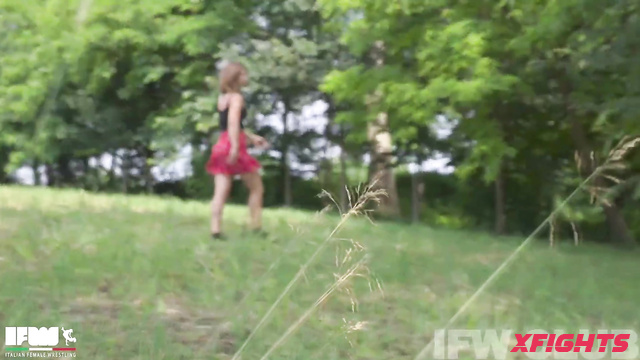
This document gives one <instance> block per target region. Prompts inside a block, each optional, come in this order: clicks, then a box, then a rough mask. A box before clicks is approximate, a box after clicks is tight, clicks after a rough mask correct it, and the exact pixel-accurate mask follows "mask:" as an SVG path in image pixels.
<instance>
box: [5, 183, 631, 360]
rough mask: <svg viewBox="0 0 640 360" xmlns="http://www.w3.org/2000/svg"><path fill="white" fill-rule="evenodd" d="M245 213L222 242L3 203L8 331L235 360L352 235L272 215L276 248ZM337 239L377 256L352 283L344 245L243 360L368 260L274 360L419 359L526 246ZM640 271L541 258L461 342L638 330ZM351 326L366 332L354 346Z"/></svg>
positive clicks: (289, 214) (123, 350) (196, 221)
mask: <svg viewBox="0 0 640 360" xmlns="http://www.w3.org/2000/svg"><path fill="white" fill-rule="evenodd" d="M246 211H247V209H246V208H245V207H241V206H229V207H228V208H227V209H226V210H225V226H226V230H227V232H228V233H229V235H230V236H231V237H232V239H231V240H230V241H228V242H212V241H211V240H210V238H209V235H208V216H209V208H208V204H204V203H199V202H183V201H180V200H174V199H161V198H154V197H142V196H129V197H125V196H120V195H95V194H89V193H83V192H80V191H75V190H56V191H53V190H48V189H43V188H20V187H0V279H1V285H0V324H5V325H4V326H64V327H66V328H73V329H74V335H75V336H76V338H77V339H78V341H77V343H76V344H74V345H75V346H76V347H77V348H78V355H77V356H78V358H83V359H92V360H102V359H128V360H129V359H130V360H135V359H154V360H159V359H171V360H174V359H228V358H231V356H232V355H233V354H234V353H235V351H236V350H237V349H238V348H239V347H240V346H241V345H242V343H243V342H244V340H245V339H246V338H247V335H248V334H249V332H250V331H251V330H252V329H253V328H254V327H255V326H256V324H257V323H258V322H259V321H260V319H261V318H262V316H263V315H264V314H265V313H266V312H267V310H268V309H269V307H270V306H271V305H272V304H273V303H274V301H275V300H276V299H277V298H278V296H279V295H280V294H281V292H282V291H283V289H284V288H285V287H286V285H287V283H289V281H290V280H291V279H292V278H293V276H294V275H295V273H296V272H297V271H298V270H299V269H300V266H301V265H302V264H303V263H304V262H305V261H306V259H308V258H309V256H310V255H311V254H312V253H313V252H314V251H315V250H316V248H317V247H318V244H320V243H322V242H323V241H324V239H325V238H326V237H327V236H328V235H329V234H330V233H331V231H332V229H333V228H334V227H335V225H336V224H337V223H338V222H339V220H340V219H339V218H338V217H337V216H330V215H320V214H313V213H306V212H299V211H294V210H283V209H278V210H267V211H266V213H265V220H264V222H265V228H266V230H268V231H269V232H271V233H272V234H274V235H275V238H274V239H271V240H263V239H259V238H252V237H250V236H243V235H242V228H243V226H244V222H245V218H246ZM337 237H339V238H342V239H352V240H353V241H355V242H358V243H360V244H362V246H364V248H365V249H364V250H362V251H360V252H356V253H355V254H354V256H353V259H352V260H350V261H347V262H346V263H345V264H344V265H343V268H342V269H339V268H338V267H336V254H338V255H339V256H340V257H344V255H345V254H346V251H347V249H348V248H349V246H350V244H351V242H349V241H345V240H334V241H332V242H331V243H330V244H329V245H328V247H327V249H326V251H324V252H323V253H321V255H320V257H319V258H318V259H317V261H316V262H314V263H313V264H312V266H311V267H310V268H309V269H307V271H306V272H305V276H304V277H302V278H301V280H300V282H298V283H297V284H296V286H295V287H294V288H293V289H292V291H291V293H290V294H288V296H285V297H284V298H283V300H282V302H281V303H280V305H279V306H278V307H277V308H276V309H275V312H274V313H273V316H272V317H271V318H270V319H269V320H268V322H267V323H265V325H264V326H263V327H262V328H261V330H260V331H258V332H257V333H256V335H255V337H254V338H253V339H252V340H251V341H250V342H249V344H248V345H247V347H246V348H245V350H244V351H243V354H242V359H245V360H246V359H259V358H260V356H261V355H263V354H264V353H265V352H266V351H267V349H268V348H269V347H270V346H271V345H272V344H273V343H274V342H275V341H276V340H277V339H278V338H279V337H280V336H281V335H283V334H284V332H285V331H286V329H287V328H289V327H290V326H291V325H292V324H293V323H294V322H295V321H296V320H297V319H299V318H300V316H302V314H303V313H304V312H305V311H306V310H308V309H309V308H310V306H311V305H312V304H313V303H314V302H315V301H316V300H317V299H318V298H319V297H320V296H321V295H322V293H323V292H324V291H325V290H326V289H327V288H328V287H329V286H330V285H331V284H332V282H333V281H334V279H335V278H334V274H337V273H341V272H344V269H346V267H348V266H349V265H350V264H353V263H354V262H355V261H356V260H357V259H359V258H361V257H362V256H364V255H367V256H369V258H368V261H367V267H368V269H369V270H370V273H369V274H368V276H367V277H362V278H352V279H350V280H349V281H348V284H346V285H345V286H342V287H341V288H340V290H341V291H338V292H336V293H334V294H333V295H332V296H331V297H330V298H329V299H328V301H326V302H324V303H323V304H322V305H321V306H319V307H318V308H317V311H316V312H314V313H313V314H312V316H311V317H309V319H308V320H307V321H306V322H305V323H304V324H303V325H302V326H300V327H299V328H297V331H296V332H295V333H293V334H292V336H291V337H289V338H288V339H287V341H286V342H285V343H284V344H283V346H282V347H279V348H278V349H276V350H275V352H274V353H273V354H272V356H271V357H270V359H301V360H302V359H304V360H311V359H321V360H331V359H348V358H350V357H351V358H353V359H413V358H414V357H415V356H416V354H417V353H418V352H419V351H420V350H421V349H422V347H423V346H425V345H426V344H427V343H428V342H429V340H430V339H431V336H432V334H433V331H434V330H435V329H437V328H440V327H442V326H443V325H444V324H445V323H446V322H447V321H448V320H449V319H450V318H451V316H453V315H454V314H455V312H456V311H457V310H458V309H459V308H460V306H461V305H462V304H463V303H464V302H465V301H466V300H467V299H468V298H469V297H470V296H471V295H472V294H473V292H474V291H475V290H476V289H477V288H478V286H480V285H481V284H482V283H483V282H484V281H485V280H486V279H487V278H488V277H489V276H490V275H491V273H492V272H493V271H494V270H495V269H496V268H497V267H498V266H499V265H500V264H501V263H502V262H503V261H504V259H506V257H507V256H508V255H509V254H510V253H511V252H512V251H513V250H514V249H515V248H516V247H517V246H518V245H519V244H520V242H521V241H523V239H520V238H499V239H497V238H495V237H492V236H489V235H486V234H480V233H473V232H460V231H456V232H454V231H444V230H435V229H430V228H428V227H423V226H406V225H400V224H386V223H384V224H376V225H372V224H371V223H370V222H368V221H366V220H365V219H353V220H349V221H348V222H347V224H346V225H345V227H344V229H343V230H342V231H341V232H340V233H339V234H338V235H337ZM638 261H639V259H638V256H637V253H633V252H621V251H617V250H613V249H609V248H607V247H602V246H597V245H584V246H580V247H577V248H576V247H573V246H572V245H571V243H570V242H569V241H566V242H564V243H562V244H561V245H560V247H559V248H556V249H553V250H552V249H549V248H548V246H547V244H546V243H544V242H538V243H534V244H531V246H529V247H527V248H526V249H525V250H524V251H523V252H522V253H521V254H520V256H519V257H518V259H517V261H515V262H514V264H513V265H512V266H510V267H509V268H508V269H506V271H505V272H504V273H503V274H502V275H501V276H500V277H499V278H498V280H497V281H496V282H495V283H494V284H493V285H491V286H490V287H489V288H488V289H487V291H486V292H485V293H484V294H483V295H482V296H480V297H479V298H478V299H477V301H476V302H474V303H473V305H472V306H471V307H470V308H469V309H468V311H467V312H466V313H465V314H463V315H462V316H461V317H460V319H459V321H458V322H457V323H456V324H455V325H454V326H453V327H454V328H500V329H503V328H512V329H523V330H525V331H526V330H531V329H539V328H542V329H549V330H552V329H566V330H577V329H580V328H588V329H592V330H594V331H595V330H596V329H601V328H608V329H611V328H622V329H629V328H632V329H638V328H639V324H640V322H639V320H638V317H637V314H638V305H637V304H638V300H639V299H640V289H639V287H638V284H639V283H640V272H639V271H638V269H639V268H640V267H639V266H638ZM270 267H271V268H272V271H271V272H267V270H268V269H269V268H270ZM265 274H266V275H265ZM376 281H378V282H379V283H380V284H381V286H382V289H383V292H381V291H380V290H377V289H376V286H375V285H376ZM369 283H371V284H374V286H373V291H372V290H370V289H369ZM347 285H350V286H347ZM347 289H353V292H354V293H355V296H350V295H349V294H348V293H347V291H346V290H347ZM354 297H355V299H357V304H356V305H357V307H356V311H355V312H353V311H352V298H354ZM243 299H244V300H243ZM345 322H346V323H351V324H355V323H357V322H364V323H366V326H365V327H364V329H361V330H357V331H352V332H350V333H348V332H347V331H346V330H345Z"/></svg>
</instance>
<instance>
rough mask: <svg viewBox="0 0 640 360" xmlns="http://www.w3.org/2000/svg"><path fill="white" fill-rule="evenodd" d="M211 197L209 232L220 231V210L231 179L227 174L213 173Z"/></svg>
mask: <svg viewBox="0 0 640 360" xmlns="http://www.w3.org/2000/svg"><path fill="white" fill-rule="evenodd" d="M213 181H214V188H213V199H212V201H211V234H212V235H215V234H220V233H221V232H222V210H223V209H224V203H225V201H227V197H228V196H229V192H230V191H231V185H232V184H233V179H232V178H231V176H229V175H215V176H214V178H213Z"/></svg>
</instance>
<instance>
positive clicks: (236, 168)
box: [205, 131, 260, 175]
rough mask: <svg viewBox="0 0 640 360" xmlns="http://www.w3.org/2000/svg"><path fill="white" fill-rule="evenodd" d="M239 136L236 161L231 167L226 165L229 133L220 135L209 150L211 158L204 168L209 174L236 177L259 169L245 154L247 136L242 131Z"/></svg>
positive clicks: (229, 148)
mask: <svg viewBox="0 0 640 360" xmlns="http://www.w3.org/2000/svg"><path fill="white" fill-rule="evenodd" d="M239 135H240V136H239V142H240V143H239V144H238V145H239V146H238V160H237V161H236V162H235V164H233V165H230V164H228V163H227V157H228V156H229V152H230V151H231V142H230V141H229V133H228V132H226V131H225V132H223V133H222V134H221V135H220V138H219V139H218V142H217V143H216V144H215V145H214V146H213V147H212V148H211V156H210V157H209V161H207V165H206V167H205V168H206V170H207V172H208V173H209V174H213V175H216V174H224V175H237V174H246V173H252V172H256V171H258V169H260V163H259V162H258V160H256V159H255V158H254V157H253V156H251V155H249V153H248V152H247V135H246V134H245V133H244V132H243V131H240V134H239Z"/></svg>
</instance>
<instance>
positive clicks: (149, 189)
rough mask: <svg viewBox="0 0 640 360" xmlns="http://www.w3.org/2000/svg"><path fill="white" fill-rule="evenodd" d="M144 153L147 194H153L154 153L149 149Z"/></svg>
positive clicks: (144, 150) (145, 148) (145, 149)
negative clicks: (152, 169) (152, 161)
mask: <svg viewBox="0 0 640 360" xmlns="http://www.w3.org/2000/svg"><path fill="white" fill-rule="evenodd" d="M142 151H143V153H144V159H145V162H144V184H145V190H146V193H147V194H152V193H153V174H152V173H151V164H150V163H151V160H153V158H154V154H153V151H152V150H151V149H149V148H148V147H144V148H143V149H142Z"/></svg>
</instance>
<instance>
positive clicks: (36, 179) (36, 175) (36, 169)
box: [33, 159, 42, 186]
mask: <svg viewBox="0 0 640 360" xmlns="http://www.w3.org/2000/svg"><path fill="white" fill-rule="evenodd" d="M33 183H34V184H35V185H36V186H40V185H41V184H42V180H41V179H40V161H38V159H36V160H33Z"/></svg>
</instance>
